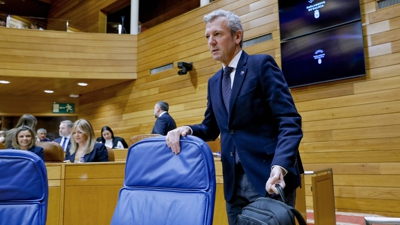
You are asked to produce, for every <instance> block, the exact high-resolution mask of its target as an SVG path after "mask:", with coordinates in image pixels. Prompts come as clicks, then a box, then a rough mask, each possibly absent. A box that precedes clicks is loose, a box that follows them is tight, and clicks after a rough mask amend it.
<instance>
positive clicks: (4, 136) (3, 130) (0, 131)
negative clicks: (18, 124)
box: [0, 128, 7, 143]
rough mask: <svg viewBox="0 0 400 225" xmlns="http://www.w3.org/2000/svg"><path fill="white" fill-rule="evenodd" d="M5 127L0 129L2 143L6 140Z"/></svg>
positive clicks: (0, 141)
mask: <svg viewBox="0 0 400 225" xmlns="http://www.w3.org/2000/svg"><path fill="white" fill-rule="evenodd" d="M6 131H7V129H6V128H3V129H1V130H0V143H4V142H5V141H6Z"/></svg>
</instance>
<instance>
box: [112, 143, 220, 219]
mask: <svg viewBox="0 0 400 225" xmlns="http://www.w3.org/2000/svg"><path fill="white" fill-rule="evenodd" d="M180 144H181V152H180V153H179V154H178V155H175V154H174V153H172V151H171V149H169V148H168V146H167V145H166V142H165V136H159V137H152V138H147V139H144V140H141V141H139V142H137V143H135V144H134V145H132V146H131V147H130V148H129V151H128V156H127V160H126V167H125V181H124V187H123V188H122V189H121V190H120V193H119V199H118V203H117V206H116V209H115V211H114V215H113V218H112V221H111V225H188V224H190V225H211V224H212V220H213V214H214V203H215V188H216V181H215V168H214V159H213V156H212V152H211V150H210V148H209V147H208V145H207V144H206V143H205V142H203V141H202V140H201V139H199V138H197V137H194V136H187V137H185V138H181V142H180Z"/></svg>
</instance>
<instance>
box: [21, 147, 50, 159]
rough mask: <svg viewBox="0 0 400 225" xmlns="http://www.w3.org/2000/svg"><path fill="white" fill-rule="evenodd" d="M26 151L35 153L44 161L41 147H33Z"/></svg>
mask: <svg viewBox="0 0 400 225" xmlns="http://www.w3.org/2000/svg"><path fill="white" fill-rule="evenodd" d="M18 150H19V149H18ZM22 151H23V150H22ZM28 151H30V152H33V153H35V154H36V155H38V156H39V157H40V158H41V159H42V160H43V161H44V150H43V148H42V147H39V146H33V147H32V148H30V149H28Z"/></svg>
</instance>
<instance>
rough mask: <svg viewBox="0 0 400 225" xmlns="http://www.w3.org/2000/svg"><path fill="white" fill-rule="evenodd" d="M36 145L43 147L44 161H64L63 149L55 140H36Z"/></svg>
mask: <svg viewBox="0 0 400 225" xmlns="http://www.w3.org/2000/svg"><path fill="white" fill-rule="evenodd" d="M36 146H39V147H42V148H43V153H44V161H45V162H63V161H64V150H63V149H62V147H61V145H60V144H58V143H57V142H36Z"/></svg>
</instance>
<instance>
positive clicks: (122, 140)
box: [118, 137, 128, 148]
mask: <svg viewBox="0 0 400 225" xmlns="http://www.w3.org/2000/svg"><path fill="white" fill-rule="evenodd" d="M118 141H120V142H121V143H122V145H123V146H124V148H128V144H127V143H126V142H125V140H124V139H123V138H121V137H118Z"/></svg>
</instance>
